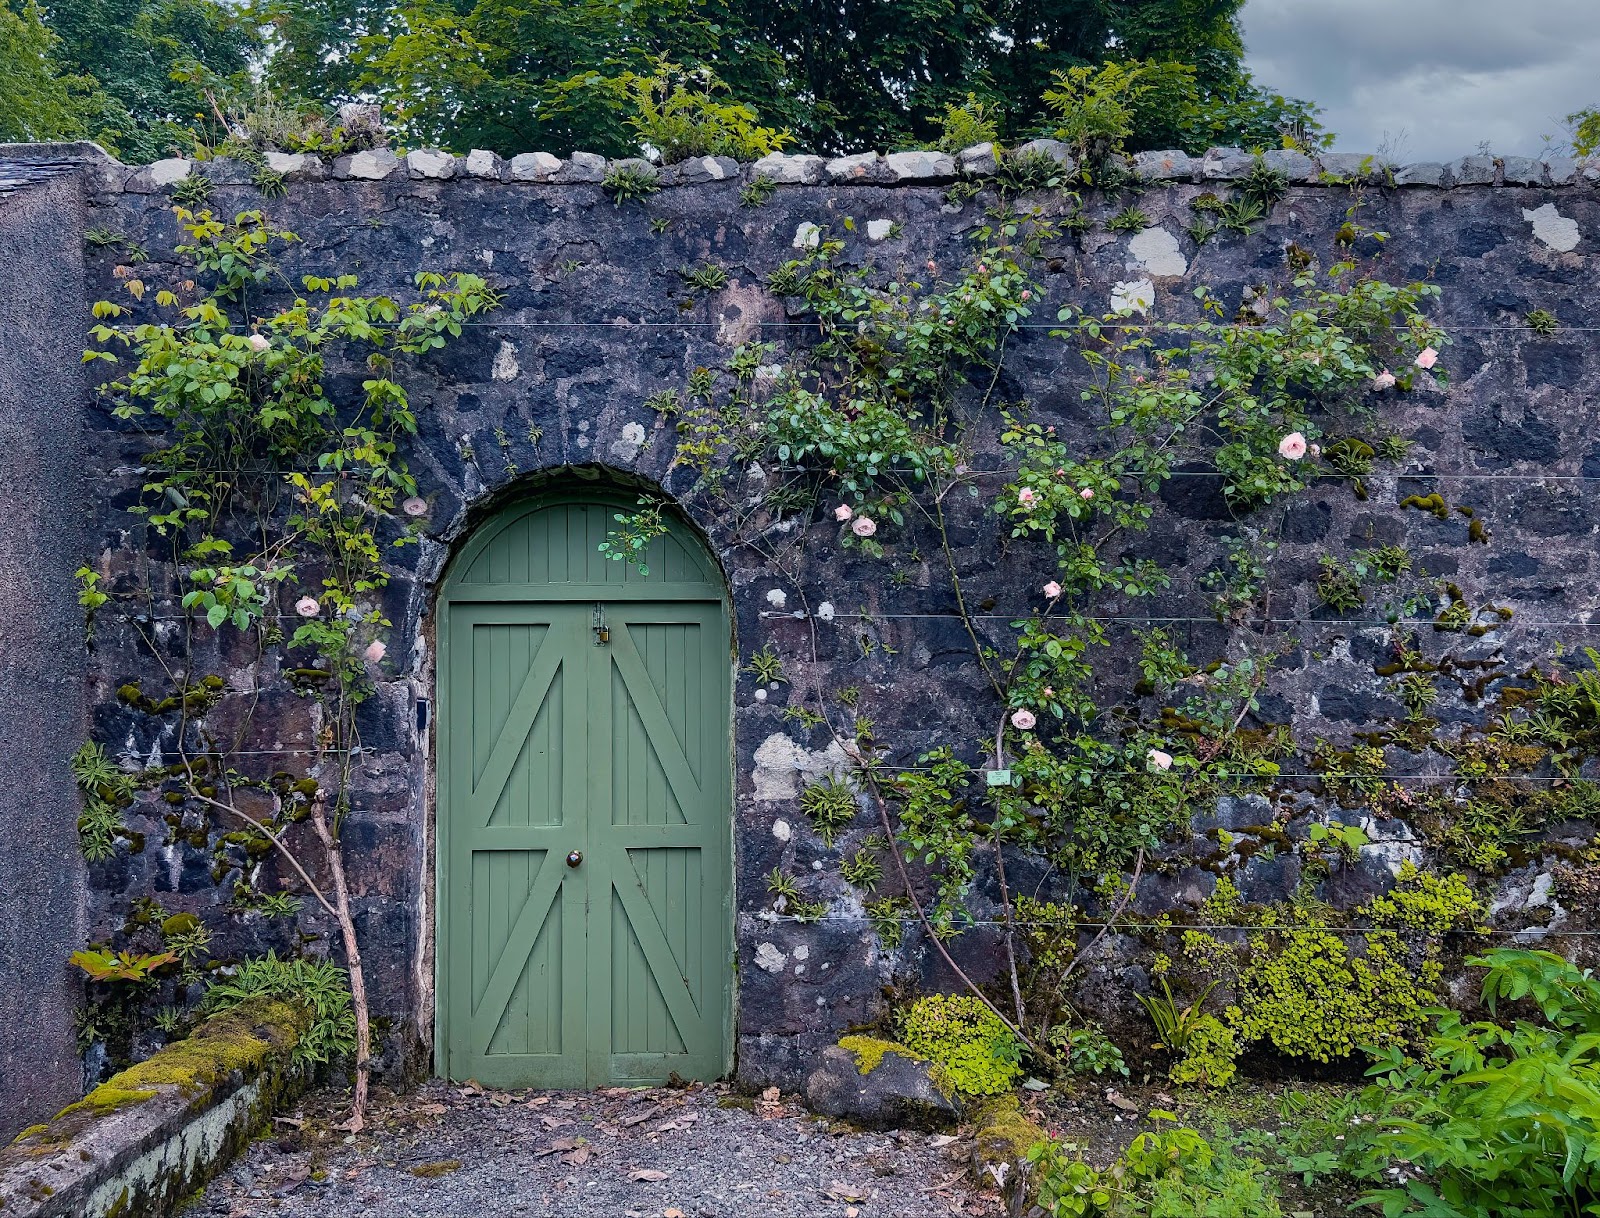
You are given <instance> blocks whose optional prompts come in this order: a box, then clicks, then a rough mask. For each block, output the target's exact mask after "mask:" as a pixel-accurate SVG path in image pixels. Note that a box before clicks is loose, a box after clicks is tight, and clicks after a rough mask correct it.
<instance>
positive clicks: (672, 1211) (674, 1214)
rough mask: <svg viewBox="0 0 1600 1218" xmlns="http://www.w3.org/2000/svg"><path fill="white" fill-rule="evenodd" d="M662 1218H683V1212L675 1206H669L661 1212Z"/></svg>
mask: <svg viewBox="0 0 1600 1218" xmlns="http://www.w3.org/2000/svg"><path fill="white" fill-rule="evenodd" d="M661 1218H683V1211H682V1210H680V1209H679V1208H678V1207H677V1206H675V1205H669V1206H667V1208H666V1209H664V1210H662V1211H661Z"/></svg>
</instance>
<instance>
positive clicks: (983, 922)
mask: <svg viewBox="0 0 1600 1218" xmlns="http://www.w3.org/2000/svg"><path fill="white" fill-rule="evenodd" d="M741 912H742V913H745V914H748V915H750V916H751V917H753V918H756V919H758V920H760V921H763V922H795V923H798V924H800V925H802V926H809V925H811V924H813V923H817V922H847V923H850V924H851V925H857V926H861V925H866V926H871V925H874V924H882V923H884V922H899V923H900V924H902V925H906V926H920V925H921V924H922V920H921V919H920V918H918V917H916V916H914V915H904V916H899V917H885V918H869V917H867V916H865V915H861V914H823V915H822V916H821V917H818V918H802V917H796V916H795V915H794V914H780V913H773V912H771V911H752V910H748V909H747V910H742V911H741ZM958 925H959V926H960V927H961V928H963V929H965V928H968V927H973V926H1006V925H1008V923H1006V922H1004V921H1000V920H997V919H974V920H972V921H967V920H962V921H961V922H960V923H959V924H958ZM1009 925H1010V926H1013V927H1016V926H1025V927H1032V926H1043V927H1047V928H1053V929H1056V930H1062V929H1071V930H1122V931H1125V932H1127V933H1128V934H1139V933H1140V932H1155V933H1158V934H1176V933H1178V932H1180V931H1188V930H1203V931H1212V930H1253V931H1259V932H1265V933H1269V934H1280V935H1372V934H1392V935H1405V936H1421V937H1425V938H1435V937H1439V936H1444V935H1448V936H1452V937H1459V936H1467V937H1471V938H1478V937H1482V936H1487V935H1510V936H1516V937H1522V938H1536V937H1544V936H1561V937H1564V938H1579V937H1590V936H1595V935H1600V930H1546V929H1545V928H1544V927H1542V926H1535V927H1529V928H1526V929H1524V930H1510V929H1508V928H1503V927H1492V926H1485V927H1481V928H1474V929H1470V930H1456V929H1450V930H1444V931H1429V930H1419V929H1417V928H1415V927H1395V926H1237V925H1233V924H1230V923H1222V922H1182V923H1174V924H1173V925H1171V926H1158V925H1155V924H1153V923H1150V922H1071V923H1069V924H1068V926H1067V927H1063V926H1062V924H1061V923H1060V922H1039V921H1024V920H1021V919H1014V920H1013V921H1011V922H1010V923H1009Z"/></svg>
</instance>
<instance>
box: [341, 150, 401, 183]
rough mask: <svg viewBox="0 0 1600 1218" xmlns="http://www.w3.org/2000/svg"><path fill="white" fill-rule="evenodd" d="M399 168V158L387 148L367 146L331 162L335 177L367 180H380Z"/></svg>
mask: <svg viewBox="0 0 1600 1218" xmlns="http://www.w3.org/2000/svg"><path fill="white" fill-rule="evenodd" d="M399 169H400V158H399V157H397V156H395V154H394V152H393V151H392V150H391V149H388V148H368V149H366V150H365V151H362V152H352V153H350V154H348V155H347V156H342V157H340V158H339V159H338V160H336V161H334V163H333V176H334V177H336V178H356V179H360V180H363V181H368V182H381V181H383V179H385V178H387V177H390V176H391V175H393V174H395V173H396V172H398V171H399Z"/></svg>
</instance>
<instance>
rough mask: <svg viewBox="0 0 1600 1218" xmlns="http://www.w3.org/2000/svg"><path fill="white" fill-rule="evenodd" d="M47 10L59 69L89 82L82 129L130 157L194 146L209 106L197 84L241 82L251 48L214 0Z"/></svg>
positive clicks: (121, 0) (99, 0)
mask: <svg viewBox="0 0 1600 1218" xmlns="http://www.w3.org/2000/svg"><path fill="white" fill-rule="evenodd" d="M44 15H45V21H46V24H47V25H48V26H49V28H50V30H51V32H52V33H54V34H55V35H56V37H57V39H58V40H59V43H58V48H57V51H56V56H55V57H56V59H57V61H58V63H59V70H60V71H61V72H62V73H64V74H70V75H75V76H79V77H84V78H89V81H90V82H92V83H91V88H92V92H91V93H89V95H88V96H87V97H86V99H85V102H84V105H83V111H84V114H83V123H84V126H85V127H86V129H87V130H88V132H89V134H90V135H91V137H92V138H94V139H97V140H99V141H100V142H101V143H103V144H105V146H106V147H107V148H108V149H110V150H112V151H113V152H115V153H117V154H118V155H119V156H121V157H123V158H124V159H126V160H129V161H151V160H155V159H157V158H159V157H163V156H167V155H170V154H171V152H172V151H173V150H179V151H186V150H188V149H190V148H192V146H193V143H194V137H193V136H192V135H191V133H190V132H191V124H193V123H194V122H195V121H196V117H197V116H198V115H202V114H205V113H207V112H208V111H209V109H210V103H209V102H208V100H207V98H206V96H205V92H204V89H203V87H202V86H201V84H200V83H199V82H200V81H201V80H204V79H208V78H216V79H222V80H233V81H236V82H243V81H244V80H245V79H246V77H247V74H248V69H249V66H250V60H251V56H252V54H253V53H254V51H255V48H256V47H257V45H258V42H257V38H256V36H255V33H254V31H253V29H252V27H251V25H250V24H249V23H248V22H247V21H245V20H244V19H243V18H241V16H240V15H239V14H237V13H235V12H234V11H232V10H231V9H230V8H229V7H228V6H227V5H225V4H222V3H219V2H218V0H53V3H51V4H50V5H49V7H48V8H47V9H46V10H45V14H44ZM108 31H115V36H114V37H112V36H108Z"/></svg>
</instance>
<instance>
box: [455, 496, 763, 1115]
mask: <svg viewBox="0 0 1600 1218" xmlns="http://www.w3.org/2000/svg"><path fill="white" fill-rule="evenodd" d="M633 507H634V496H632V495H626V494H619V493H615V492H608V491H604V490H594V489H589V488H587V487H583V488H573V489H566V490H559V491H548V492H544V493H541V494H539V495H538V496H536V497H534V498H531V499H527V500H523V501H520V502H518V503H515V504H513V505H511V506H509V507H506V508H504V509H502V510H501V511H499V512H498V513H497V514H496V515H495V516H493V517H492V518H491V519H489V520H487V521H486V522H484V523H483V524H482V526H480V527H479V528H478V529H477V530H476V531H475V532H474V533H473V534H472V536H471V538H470V539H469V540H468V542H467V543H466V545H465V546H464V547H463V548H462V550H461V552H460V553H459V554H458V555H457V556H456V558H455V559H454V561H453V562H452V564H451V569H450V572H449V574H448V575H447V577H446V579H445V582H444V585H443V588H442V590H441V593H440V597H439V627H438V640H439V658H438V664H439V668H438V684H437V692H438V701H439V714H438V719H437V724H438V743H437V756H438V767H439V771H438V816H437V823H438V856H437V880H438V897H437V907H438V911H439V912H438V917H439V926H438V937H437V939H436V943H437V950H436V981H437V991H436V992H437V995H438V1009H437V1023H436V1033H435V1046H436V1061H437V1065H438V1069H439V1072H440V1073H441V1074H443V1075H445V1076H446V1077H448V1078H454V1079H466V1078H475V1079H478V1080H479V1081H480V1082H483V1083H486V1084H490V1085H493V1086H499V1087H585V1086H598V1085H603V1084H608V1083H650V1082H663V1081H665V1080H666V1079H667V1078H668V1076H669V1075H670V1074H672V1073H677V1074H679V1075H681V1076H682V1077H684V1078H702V1079H710V1078H717V1077H719V1076H721V1075H723V1074H725V1073H726V1072H727V1070H728V1068H729V1066H730V1064H731V1045H732V1034H731V1022H732V1020H731V1009H732V998H731V989H732V979H733V977H732V925H731V922H732V910H733V902H732V865H731V850H732V808H733V799H732V774H731V770H732V765H731V739H730V738H731V710H730V705H731V693H732V688H731V687H732V667H731V663H730V656H731V652H730V633H729V619H728V607H727V600H726V584H725V582H724V580H723V578H722V575H721V572H720V571H719V569H718V567H717V564H716V561H715V559H714V558H713V557H712V556H711V554H710V553H709V552H708V551H707V550H706V548H705V546H704V545H703V543H702V542H701V541H700V539H699V538H698V537H697V536H696V535H695V533H694V532H693V531H692V530H691V529H690V528H689V527H688V526H687V525H686V524H685V523H683V522H682V521H679V520H676V519H672V518H667V523H668V526H669V527H668V531H667V533H666V534H665V535H664V536H661V537H657V538H656V539H655V540H654V541H653V542H652V543H651V545H650V549H649V552H648V553H647V555H646V556H645V559H646V561H645V565H646V566H647V567H648V569H649V574H648V575H642V574H641V573H640V571H639V570H638V569H637V568H636V567H634V566H633V565H631V564H628V563H623V562H615V561H610V560H608V559H607V558H606V556H605V555H603V554H602V553H601V552H600V551H599V543H600V542H601V541H602V540H603V539H604V538H605V536H606V533H607V530H608V529H609V528H610V527H611V525H612V522H613V517H614V515H615V514H616V513H617V512H618V511H626V510H629V509H632V508H633Z"/></svg>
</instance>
